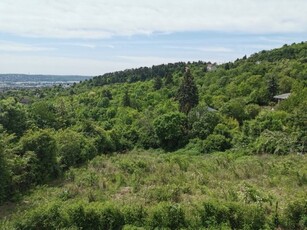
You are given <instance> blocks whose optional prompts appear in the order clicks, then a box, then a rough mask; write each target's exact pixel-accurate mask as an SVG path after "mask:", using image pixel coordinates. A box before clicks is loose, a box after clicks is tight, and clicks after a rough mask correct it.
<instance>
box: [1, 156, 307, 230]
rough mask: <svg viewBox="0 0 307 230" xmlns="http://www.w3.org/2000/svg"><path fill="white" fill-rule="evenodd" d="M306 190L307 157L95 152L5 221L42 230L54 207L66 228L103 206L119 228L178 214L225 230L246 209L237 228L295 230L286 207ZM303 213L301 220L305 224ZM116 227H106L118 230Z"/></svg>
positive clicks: (195, 224)
mask: <svg viewBox="0 0 307 230" xmlns="http://www.w3.org/2000/svg"><path fill="white" fill-rule="evenodd" d="M306 189H307V157H306V156H305V155H288V156H274V155H262V156H243V155H239V154H234V153H226V154H225V153H223V154H213V155H202V156H197V155H181V154H167V155H166V154H157V153H154V152H143V151H142V152H141V151H133V152H131V153H129V154H126V155H112V156H99V157H96V158H95V159H93V160H92V161H91V162H89V163H88V165H87V166H84V167H82V168H74V169H70V170H69V171H68V172H67V173H66V174H65V178H64V179H62V180H60V181H59V182H58V184H57V185H50V186H43V187H38V188H36V189H35V190H34V191H33V193H32V194H30V195H28V196H26V197H25V198H24V200H23V201H22V202H21V203H20V204H16V205H17V206H19V205H20V210H24V211H25V212H23V211H21V212H20V213H18V212H17V213H18V214H14V215H13V216H11V218H10V220H9V221H8V220H6V221H4V220H3V221H2V225H3V227H5V226H7V227H9V226H10V227H12V226H15V227H19V228H20V229H27V228H26V226H28V227H29V226H32V227H33V226H40V228H41V229H44V226H45V227H46V226H49V227H50V223H48V218H47V216H48V215H51V214H50V213H53V211H54V208H55V209H57V210H58V212H59V213H62V214H61V216H63V218H64V219H63V220H61V221H59V222H57V218H55V217H52V218H49V219H50V220H49V221H50V222H52V224H55V223H57V224H60V225H59V226H62V227H63V226H65V222H67V223H66V224H67V225H68V226H73V224H72V223H70V224H68V223H69V222H70V221H72V218H73V215H72V214H71V213H72V212H73V210H75V211H76V209H78V208H76V207H82V208H83V209H84V210H85V211H84V212H85V214H84V215H85V216H86V213H87V212H94V213H95V210H96V211H97V210H98V211H97V212H98V213H101V212H102V213H103V212H104V211H103V210H105V209H106V210H108V211H106V212H107V213H109V214H110V215H111V213H113V212H114V213H113V214H114V216H112V215H111V217H108V218H109V219H108V220H109V222H110V221H111V222H112V221H115V222H116V221H118V224H119V225H118V226H123V225H124V224H126V225H133V226H143V227H144V226H147V227H146V228H151V227H166V228H167V227H169V228H172V227H171V226H176V224H175V223H172V224H170V222H169V221H171V220H174V218H175V219H176V218H178V221H179V220H180V221H179V222H178V223H177V224H178V226H180V227H182V228H192V229H198V228H202V227H206V226H224V227H225V228H226V229H227V228H230V227H233V226H234V225H233V224H235V223H237V222H233V220H232V219H231V218H230V216H229V215H230V213H237V212H238V213H240V212H243V213H245V214H246V215H247V216H246V217H244V215H245V214H244V215H243V214H242V218H243V219H242V220H236V221H239V222H240V221H241V222H240V223H241V224H239V225H238V226H237V227H238V228H247V229H250V228H253V229H257V226H258V227H259V225H258V224H260V225H261V228H262V227H263V228H264V227H266V228H273V227H277V226H283V227H284V228H289V229H291V227H293V226H296V225H295V223H292V222H293V220H291V218H290V217H289V216H287V210H289V205H290V206H291V204H292V203H293V202H295V201H298V202H300V203H302V201H304V200H305V199H306V198H307V197H306ZM208 205H209V206H210V207H209V206H208ZM206 207H207V209H208V210H209V212H210V213H211V212H214V210H215V211H216V213H215V214H214V213H213V214H212V213H211V214H210V213H206ZM208 207H209V208H208ZM295 207H297V206H295ZM4 208H5V207H4ZM224 209H225V210H228V211H225V210H224ZM48 210H49V211H48ZM50 210H51V211H50ZM52 210H53V211H52ZM112 210H113V211H112ZM208 210H207V212H208ZM223 210H224V211H223ZM229 210H232V211H231V212H230V211H229ZM242 210H243V211H242ZM79 211H80V210H79ZM305 211H306V210H305ZM14 212H15V213H16V210H14ZM303 212H304V210H303ZM238 213H237V214H238ZM7 214H8V213H5V214H4V213H2V215H4V216H6V215H7ZM79 214H80V213H79ZM258 214H259V216H257V215H258ZM291 214H293V212H291ZM44 215H46V216H44ZM53 215H54V213H53ZM138 215H139V216H138ZM171 215H175V217H174V216H171ZM219 215H224V216H223V218H222V220H218V217H219ZM262 215H263V216H262ZM300 215H301V214H300ZM300 215H299V223H298V224H302V223H301V222H302V220H301V219H303V218H302V217H301V216H300ZM178 216H179V217H178ZM180 216H181V217H180ZM262 217H263V218H264V219H263V220H262V222H261V221H260V220H261V219H262ZM84 218H85V217H84ZM84 218H83V219H84ZM101 218H102V217H100V219H99V218H98V219H99V221H101ZM159 218H162V219H161V220H160V221H159ZM244 218H245V219H244ZM257 218H258V219H259V220H257ZM276 218H277V219H276ZM85 219H86V218H85ZM168 219H169V220H168ZM87 221H88V222H86V223H87V224H89V223H92V220H87ZM99 221H98V222H99ZM259 221H260V222H259ZM291 221H292V222H291ZM109 222H108V223H109ZM16 223H18V224H17V225H16ZM42 223H44V224H45V225H44V224H42ZM99 223H101V222H99ZM48 224H49V225H48ZM83 224H84V223H83ZM296 224H297V223H296ZM81 225H82V224H81ZM81 225H77V226H79V227H80V226H81ZM102 226H103V225H102ZM114 226H115V225H114ZM114 226H113V227H114ZM116 226H117V225H116ZM244 226H245V227H244ZM248 226H249V227H248ZM297 226H300V225H297ZM113 227H110V226H109V228H110V229H117V227H114V228H113ZM126 227H127V226H126ZM120 228H121V227H119V229H120ZM30 229H31V228H30ZM45 229H48V228H45ZM174 229H176V227H175V228H174Z"/></svg>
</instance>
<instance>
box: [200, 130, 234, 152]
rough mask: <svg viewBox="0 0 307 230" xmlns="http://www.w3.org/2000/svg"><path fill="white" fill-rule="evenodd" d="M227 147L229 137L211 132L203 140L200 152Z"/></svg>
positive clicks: (223, 149) (229, 146) (229, 145)
mask: <svg viewBox="0 0 307 230" xmlns="http://www.w3.org/2000/svg"><path fill="white" fill-rule="evenodd" d="M229 148H231V143H230V139H228V138H226V137H225V136H223V135H220V134H211V135H209V136H208V138H207V139H206V140H204V141H203V147H202V152H203V153H211V152H214V151H225V150H226V149H229Z"/></svg>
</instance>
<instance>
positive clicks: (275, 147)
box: [254, 130, 297, 155]
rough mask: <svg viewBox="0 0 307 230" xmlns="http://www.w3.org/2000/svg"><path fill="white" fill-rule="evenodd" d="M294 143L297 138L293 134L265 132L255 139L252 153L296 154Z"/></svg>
mask: <svg viewBox="0 0 307 230" xmlns="http://www.w3.org/2000/svg"><path fill="white" fill-rule="evenodd" d="M296 143H297V137H296V136H295V134H287V133H283V132H280V131H268V130H266V131H264V132H262V133H261V135H260V136H259V137H258V138H257V139H256V141H255V147H254V151H255V152H257V153H270V154H277V155H284V154H289V153H294V152H296V151H297V149H296Z"/></svg>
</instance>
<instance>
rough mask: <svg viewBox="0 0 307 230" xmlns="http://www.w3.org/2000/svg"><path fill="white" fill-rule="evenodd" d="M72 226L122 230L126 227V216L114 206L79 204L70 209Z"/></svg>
mask: <svg viewBox="0 0 307 230" xmlns="http://www.w3.org/2000/svg"><path fill="white" fill-rule="evenodd" d="M68 213H69V219H70V226H72V225H73V226H76V227H77V228H79V229H101V230H104V229H114V230H117V229H122V227H123V226H124V222H125V221H124V216H123V215H122V213H121V212H120V211H119V210H118V209H116V208H115V207H112V206H104V204H99V203H91V204H90V205H88V206H85V207H84V205H82V204H77V205H75V206H74V207H71V208H69V210H68Z"/></svg>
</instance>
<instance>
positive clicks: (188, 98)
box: [177, 69, 199, 114]
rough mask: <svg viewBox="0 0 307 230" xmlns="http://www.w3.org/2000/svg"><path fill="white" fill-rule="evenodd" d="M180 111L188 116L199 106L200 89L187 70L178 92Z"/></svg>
mask: <svg viewBox="0 0 307 230" xmlns="http://www.w3.org/2000/svg"><path fill="white" fill-rule="evenodd" d="M177 99H178V101H179V111H180V112H183V113H185V114H188V113H189V112H190V110H191V109H192V108H193V107H195V106H197V105H198V100H199V98H198V89H197V86H196V84H195V82H194V78H193V76H192V74H191V72H190V70H189V69H186V72H185V74H184V77H183V80H182V82H181V85H180V87H179V90H178V95H177Z"/></svg>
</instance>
